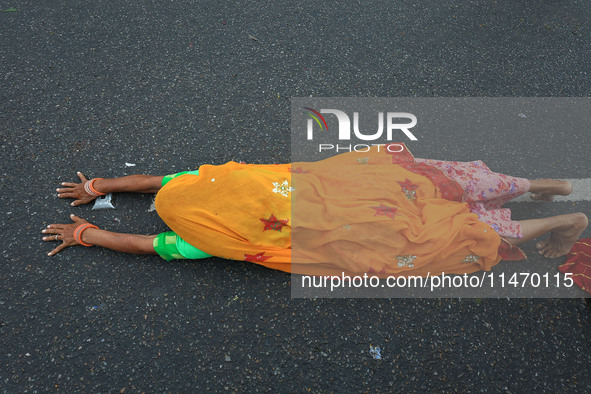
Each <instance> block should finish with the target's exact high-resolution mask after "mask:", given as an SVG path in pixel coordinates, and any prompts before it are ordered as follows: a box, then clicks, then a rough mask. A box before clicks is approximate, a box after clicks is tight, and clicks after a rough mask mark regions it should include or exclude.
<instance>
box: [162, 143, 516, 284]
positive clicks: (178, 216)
mask: <svg viewBox="0 0 591 394" xmlns="http://www.w3.org/2000/svg"><path fill="white" fill-rule="evenodd" d="M380 148H381V149H380ZM386 148H387V146H381V147H373V148H372V149H371V150H370V151H369V152H362V153H361V152H359V153H358V152H350V153H345V154H341V155H338V156H334V157H332V158H329V159H326V160H322V161H319V162H315V163H293V164H279V165H272V164H271V165H254V164H239V163H235V162H229V163H226V164H223V165H220V166H213V165H203V166H201V167H200V168H199V176H192V175H183V176H179V177H177V178H174V179H173V180H171V181H170V182H168V183H167V184H166V185H165V186H164V187H163V188H162V189H161V190H160V191H159V192H158V195H157V196H156V209H157V211H158V214H159V215H160V217H161V218H162V219H163V220H164V221H165V222H166V224H167V225H168V226H169V227H170V228H171V229H172V230H173V231H174V232H176V233H177V234H178V235H179V236H180V237H181V238H183V239H184V240H185V241H187V242H189V243H190V244H192V245H193V246H195V247H197V248H199V249H201V250H203V251H204V252H207V253H209V254H211V255H214V256H219V257H222V258H227V259H232V260H244V261H251V262H253V263H256V264H261V265H264V266H266V267H269V268H273V269H278V270H282V271H286V272H293V273H298V274H305V275H340V274H342V273H345V274H352V275H353V274H354V275H357V274H363V273H368V274H373V275H377V276H380V277H386V276H389V275H396V276H399V275H404V276H407V275H419V276H426V275H427V274H429V275H439V274H441V273H443V272H445V273H456V274H463V273H471V272H475V271H478V270H490V268H491V267H492V266H494V265H495V264H497V263H498V262H499V261H500V259H501V253H500V251H502V250H507V248H508V246H507V244H506V243H503V242H502V240H501V238H500V237H499V235H498V234H497V233H496V232H495V231H494V230H493V229H492V228H491V227H490V226H489V225H488V224H486V223H484V222H481V221H479V220H478V217H477V215H476V214H473V213H470V210H469V208H468V206H467V204H465V203H463V202H461V196H462V193H463V190H462V188H461V187H460V186H459V185H458V184H457V183H455V182H453V181H452V180H450V179H449V178H447V177H446V176H445V175H443V173H441V172H440V171H439V170H437V169H435V168H433V167H431V166H428V165H426V164H424V163H415V162H414V158H413V157H412V155H411V154H410V152H408V150H407V148H406V147H404V150H403V151H402V152H397V153H390V152H388V150H387V149H386ZM513 249H517V248H513Z"/></svg>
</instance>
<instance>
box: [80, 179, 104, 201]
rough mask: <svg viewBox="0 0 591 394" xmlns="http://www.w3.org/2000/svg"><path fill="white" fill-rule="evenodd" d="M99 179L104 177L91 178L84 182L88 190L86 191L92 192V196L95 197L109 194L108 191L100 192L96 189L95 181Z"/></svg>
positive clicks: (85, 188)
mask: <svg viewBox="0 0 591 394" xmlns="http://www.w3.org/2000/svg"><path fill="white" fill-rule="evenodd" d="M98 179H103V178H94V179H91V180H90V181H87V182H86V183H85V184H84V190H85V191H86V193H88V194H90V195H91V196H94V197H98V196H104V195H105V194H107V193H101V192H99V191H98V190H96V189H95V188H94V183H95V182H96V181H97V180H98Z"/></svg>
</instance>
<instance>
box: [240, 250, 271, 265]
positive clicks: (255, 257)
mask: <svg viewBox="0 0 591 394" xmlns="http://www.w3.org/2000/svg"><path fill="white" fill-rule="evenodd" d="M271 257H273V256H265V252H261V253H257V254H244V261H250V262H253V263H262V262H264V261H266V260H269V259H270V258H271Z"/></svg>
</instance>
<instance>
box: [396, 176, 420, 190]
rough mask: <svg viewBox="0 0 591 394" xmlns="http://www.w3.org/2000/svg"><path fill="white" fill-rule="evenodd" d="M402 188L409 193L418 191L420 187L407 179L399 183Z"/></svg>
mask: <svg viewBox="0 0 591 394" xmlns="http://www.w3.org/2000/svg"><path fill="white" fill-rule="evenodd" d="M397 183H398V184H399V185H400V187H401V188H403V189H404V190H408V191H409V192H412V191H413V190H417V188H418V187H419V185H415V184H414V183H412V182H411V181H409V180H408V178H406V179H405V181H404V182H397Z"/></svg>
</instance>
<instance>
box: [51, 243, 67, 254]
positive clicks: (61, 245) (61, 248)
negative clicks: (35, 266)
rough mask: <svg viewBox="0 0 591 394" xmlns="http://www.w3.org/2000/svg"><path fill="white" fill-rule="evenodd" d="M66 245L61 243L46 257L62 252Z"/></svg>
mask: <svg viewBox="0 0 591 394" xmlns="http://www.w3.org/2000/svg"><path fill="white" fill-rule="evenodd" d="M67 246H68V245H66V243H65V242H62V243H61V244H60V245H59V246H58V247H57V248H55V249H53V250H52V251H51V252H49V253H47V255H48V256H53V255H54V254H56V253H59V252H61V251H62V250H64V249H65V248H66V247H67Z"/></svg>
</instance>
